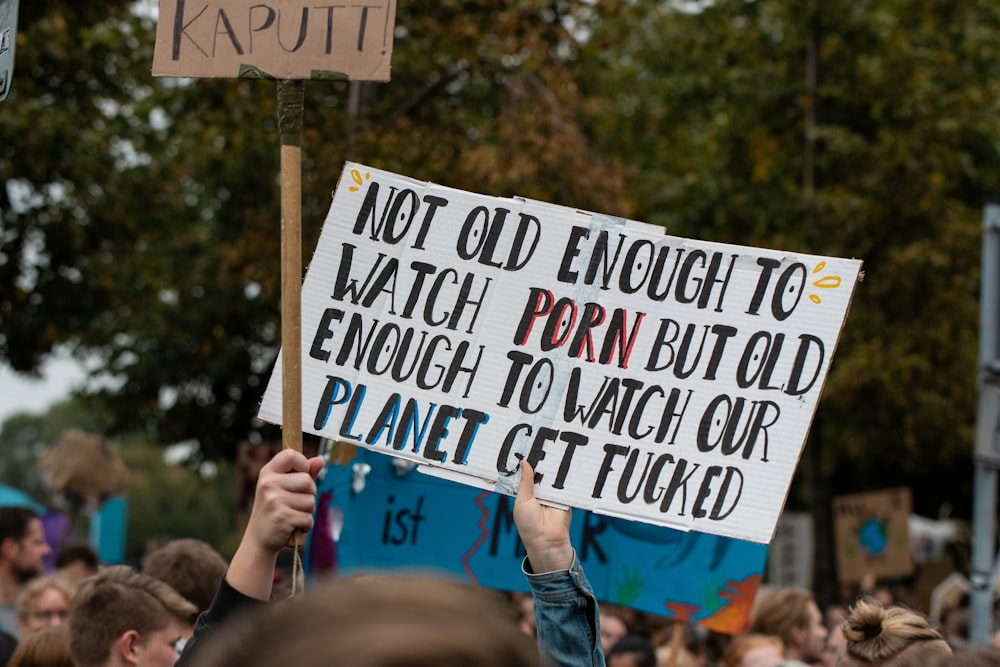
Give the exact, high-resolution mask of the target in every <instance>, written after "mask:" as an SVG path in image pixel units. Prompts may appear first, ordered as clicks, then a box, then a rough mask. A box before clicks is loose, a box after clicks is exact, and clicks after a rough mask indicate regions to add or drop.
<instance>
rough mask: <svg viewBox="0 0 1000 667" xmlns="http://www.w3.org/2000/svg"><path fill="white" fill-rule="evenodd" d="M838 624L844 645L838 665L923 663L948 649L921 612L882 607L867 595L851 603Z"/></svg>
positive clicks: (946, 651) (899, 665)
mask: <svg viewBox="0 0 1000 667" xmlns="http://www.w3.org/2000/svg"><path fill="white" fill-rule="evenodd" d="M840 627H841V630H842V631H843V633H844V645H843V646H842V647H841V648H840V652H839V653H838V654H837V663H836V664H837V665H838V666H843V667H860V666H862V665H863V666H866V667H867V666H868V665H879V666H886V667H888V666H890V665H891V666H892V667H905V666H908V665H923V664H925V663H926V661H927V660H928V658H929V656H932V655H942V654H945V655H947V654H950V653H951V648H950V647H949V646H948V643H947V642H946V641H945V640H944V638H943V637H942V636H941V633H940V632H938V631H937V630H935V629H934V628H933V627H931V625H930V623H928V621H927V618H926V617H925V616H923V615H922V614H919V613H917V612H915V611H913V610H911V609H907V608H905V607H899V606H892V607H883V606H882V605H881V604H879V602H877V601H876V600H874V599H872V598H869V597H865V598H861V599H860V600H858V601H857V602H855V603H854V605H853V606H852V607H851V609H850V610H849V611H848V612H847V617H846V618H845V619H844V622H843V623H842V624H841V626H840Z"/></svg>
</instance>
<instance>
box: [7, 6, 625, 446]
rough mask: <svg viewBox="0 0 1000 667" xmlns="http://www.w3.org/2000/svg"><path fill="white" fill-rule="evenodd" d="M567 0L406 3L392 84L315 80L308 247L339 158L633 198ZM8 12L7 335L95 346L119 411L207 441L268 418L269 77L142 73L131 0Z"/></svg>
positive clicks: (152, 427)
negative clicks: (582, 106) (593, 130)
mask: <svg viewBox="0 0 1000 667" xmlns="http://www.w3.org/2000/svg"><path fill="white" fill-rule="evenodd" d="M431 9H433V11H431ZM562 11H565V9H564V8H563V7H561V6H559V5H552V6H547V7H541V8H539V6H538V5H537V4H536V3H531V2H526V1H522V2H514V3H505V5H504V6H502V7H501V6H497V5H495V3H485V2H484V3H472V4H470V3H456V2H444V3H434V5H433V8H432V7H431V6H430V5H425V6H415V7H414V6H409V5H407V6H405V7H403V8H401V9H400V15H399V17H398V19H397V25H398V26H400V28H399V29H398V30H397V37H396V51H395V55H394V63H395V64H394V68H393V76H394V78H393V82H392V83H391V84H366V85H364V86H363V88H364V91H363V92H364V94H363V95H362V99H363V102H362V104H361V105H360V107H359V108H358V109H349V108H347V105H346V103H345V101H346V97H347V88H348V86H347V84H344V83H326V82H324V83H318V82H317V83H310V84H309V85H308V86H307V102H306V117H305V121H304V128H305V139H304V146H305V156H304V164H303V173H304V182H303V220H304V239H303V245H304V247H305V248H311V247H312V246H313V244H314V242H315V239H316V237H317V234H318V228H319V223H320V221H321V220H322V219H323V216H324V213H325V209H326V207H327V205H328V202H329V199H328V197H329V191H330V188H331V186H332V184H333V182H334V180H335V178H336V176H337V174H338V171H339V167H340V165H341V164H342V162H343V161H344V160H345V159H347V158H355V159H358V160H360V161H364V162H365V163H368V164H371V165H373V166H376V167H381V168H387V169H393V170H397V171H400V172H403V173H406V174H408V175H412V176H415V177H419V178H424V179H428V180H436V181H438V182H443V183H447V184H449V185H454V186H457V187H469V188H471V189H476V190H479V191H486V192H490V193H493V194H512V193H517V194H521V195H525V196H530V197H536V198H540V199H549V200H561V201H565V202H567V203H569V202H572V203H573V204H574V205H580V206H588V207H593V208H597V209H611V210H619V211H622V212H625V211H626V210H627V205H626V200H625V199H624V198H623V197H622V196H621V180H620V172H619V169H618V168H617V167H616V165H615V164H614V163H612V162H608V161H605V160H603V159H602V158H601V156H600V155H599V154H597V153H595V152H594V151H592V150H590V148H589V146H588V145H587V139H586V137H585V136H584V134H583V133H582V132H581V131H580V129H579V128H578V127H577V126H576V124H575V109H576V106H577V105H578V103H579V93H578V90H577V88H576V86H575V85H574V83H573V81H572V79H571V76H570V70H569V69H568V67H567V64H566V62H565V59H564V58H562V57H561V56H560V55H559V54H560V53H561V51H563V50H567V49H571V48H572V45H573V42H572V40H571V39H570V36H569V35H568V34H567V33H566V31H565V29H563V27H562V25H561V22H560V19H561V18H562V17H561V16H560V12H562ZM20 28H21V33H20V38H19V43H18V51H17V53H18V59H19V61H18V64H17V67H16V68H15V80H14V84H13V93H12V94H11V97H10V98H9V99H8V102H7V103H6V104H7V107H8V109H9V111H10V113H9V114H5V115H4V117H3V122H4V131H5V136H9V137H17V140H16V141H15V142H14V143H12V144H10V145H9V146H8V147H7V148H6V151H5V153H4V154H3V163H2V164H3V167H2V168H3V171H2V173H3V174H4V177H5V180H6V181H7V184H8V187H7V188H6V189H5V192H6V193H8V195H7V196H5V197H4V198H3V199H0V212H2V215H3V221H4V222H3V234H2V236H0V243H2V246H0V252H2V253H3V254H4V256H5V257H7V258H9V259H8V260H7V261H6V262H5V263H4V264H3V265H2V266H0V280H2V281H3V284H5V285H12V286H15V289H13V290H4V292H3V293H2V295H0V315H2V320H0V357H2V358H3V359H4V360H5V361H6V362H7V363H9V364H10V365H11V366H13V367H14V368H15V369H18V370H21V371H31V370H33V369H35V368H36V367H37V365H38V362H39V360H40V359H41V358H43V356H44V355H45V354H47V353H48V352H49V351H50V350H51V349H52V347H53V346H54V345H56V344H57V343H69V344H70V345H71V346H73V348H74V349H75V351H76V353H77V354H78V355H80V356H84V355H88V356H90V357H91V358H93V357H95V356H96V358H97V359H99V360H100V361H101V362H103V363H102V364H101V372H102V373H105V374H107V375H109V376H110V379H111V382H110V383H107V382H106V383H104V384H103V386H101V387H99V388H98V389H96V390H95V393H98V394H100V395H102V396H104V397H105V398H106V399H107V400H108V402H107V405H108V406H109V409H108V413H107V414H108V415H109V417H110V418H111V420H112V421H111V430H112V433H114V432H128V431H133V430H135V429H141V430H143V431H145V432H147V433H149V434H150V435H151V436H152V437H154V438H155V439H156V440H158V441H160V442H174V441H178V440H184V439H189V438H195V439H197V440H198V441H199V442H200V443H201V448H200V449H199V451H200V452H202V453H203V455H204V456H208V457H213V458H214V457H216V456H231V455H232V454H233V452H234V451H235V447H236V444H237V443H238V442H240V441H241V440H244V439H246V438H250V437H260V438H270V437H273V435H274V434H273V430H271V429H268V428H266V427H265V426H263V425H262V424H260V423H259V422H256V421H255V420H254V415H255V413H256V407H257V404H258V402H259V400H260V397H261V395H262V393H263V389H264V384H265V382H266V380H267V378H268V376H269V374H270V367H271V364H272V362H273V359H274V357H275V355H276V353H277V346H278V343H279V341H278V331H279V326H278V321H279V320H278V317H279V314H278V303H279V294H278V290H279V287H278V285H279V282H278V275H279V253H278V239H279V233H278V231H279V226H278V221H279V211H278V185H277V176H278V166H277V161H278V154H279V152H278V136H277V129H276V127H275V121H274V115H275V109H274V105H275V103H274V97H275V91H274V84H273V83H272V82H260V81H234V80H180V81H178V80H172V79H155V78H151V77H150V76H149V66H150V63H151V60H152V48H153V28H154V25H153V21H152V20H150V19H149V18H144V17H142V16H137V15H134V14H132V13H130V3H127V2H118V3H113V4H111V5H102V7H101V10H100V11H97V10H96V9H84V8H80V7H78V6H76V5H73V4H72V3H67V2H64V1H56V0H48V1H42V2H38V3H33V4H32V8H31V10H30V11H28V12H25V14H24V16H23V17H22V20H21V26H20ZM76 35H79V36H80V37H81V39H79V40H76V39H74V38H73V37H74V36H76ZM427 54H431V55H430V57H428V55H427ZM39 119H43V120H42V121H41V122H39ZM11 193H12V194H11ZM38 332H42V333H41V334H39V333H38Z"/></svg>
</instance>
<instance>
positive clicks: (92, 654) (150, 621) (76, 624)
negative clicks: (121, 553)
mask: <svg viewBox="0 0 1000 667" xmlns="http://www.w3.org/2000/svg"><path fill="white" fill-rule="evenodd" d="M194 611H195V609H194V605H193V604H191V603H190V602H188V601H187V600H185V599H184V598H183V597H181V595H180V594H179V593H178V592H177V591H175V590H174V589H172V588H171V587H170V586H168V585H167V584H165V583H163V582H162V581H160V580H159V579H155V578H153V577H150V576H149V575H146V574H140V573H138V572H136V571H135V570H133V569H132V568H130V567H128V566H127V565H114V566H111V567H107V568H104V569H103V570H101V571H100V572H99V573H98V574H96V575H94V576H93V577H90V578H89V579H87V580H86V581H84V582H83V584H82V585H81V586H80V589H79V590H78V591H77V593H76V595H75V596H74V597H73V605H72V607H71V608H70V615H69V627H70V637H69V645H70V653H71V654H72V656H73V660H74V661H75V662H76V664H77V666H78V667H92V666H95V665H101V664H103V663H104V662H105V661H106V660H107V658H108V656H109V655H110V652H111V646H112V644H113V643H114V642H115V640H116V639H118V637H120V636H122V635H123V634H124V633H126V632H128V631H129V630H134V631H136V632H138V633H139V635H146V634H148V633H152V632H156V631H157V630H162V629H163V628H165V627H167V625H168V624H169V623H170V620H171V617H173V618H176V619H178V620H180V621H184V622H186V621H187V619H189V618H190V617H191V614H193V613H194Z"/></svg>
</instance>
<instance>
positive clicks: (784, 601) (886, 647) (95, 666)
mask: <svg viewBox="0 0 1000 667" xmlns="http://www.w3.org/2000/svg"><path fill="white" fill-rule="evenodd" d="M321 468H322V461H320V460H319V459H318V458H311V459H310V458H306V457H305V456H303V455H302V454H300V453H298V452H294V451H290V450H286V451H282V452H280V453H279V454H277V455H276V456H275V457H274V458H272V459H271V460H270V461H269V462H268V463H267V464H266V465H265V466H264V467H263V469H262V470H261V471H260V476H259V478H258V480H257V485H256V493H255V496H254V501H253V509H252V511H251V513H250V518H249V521H248V524H247V528H246V530H245V532H244V535H243V538H242V540H241V542H240V544H239V547H238V548H237V550H236V553H235V554H234V555H233V557H232V558H231V559H228V560H227V559H225V558H223V557H222V556H221V555H220V554H219V553H218V552H217V551H215V550H214V549H213V548H212V547H211V546H210V545H207V544H205V543H203V542H199V541H197V540H191V539H177V540H173V541H171V542H168V543H166V544H165V545H163V546H161V547H159V548H157V549H156V550H155V551H153V552H151V553H150V554H147V556H146V557H145V558H144V560H143V562H142V565H141V567H140V568H134V567H131V566H128V565H105V566H102V565H101V564H100V563H99V562H98V558H97V554H96V553H95V552H94V551H93V549H91V548H90V547H88V546H87V545H64V546H61V547H60V549H59V554H58V557H57V559H56V561H55V568H54V570H52V571H50V572H44V570H45V568H44V563H45V561H46V558H48V557H49V556H50V555H51V548H50V546H49V545H48V544H47V543H46V541H45V536H44V532H43V530H42V524H41V520H40V519H39V517H38V516H37V515H36V514H35V513H34V512H32V511H31V510H28V509H23V508H18V507H0V665H4V664H5V665H8V666H9V667H38V666H46V667H49V666H53V667H61V666H63V665H66V666H75V667H124V666H129V665H134V666H139V667H173V666H175V665H176V666H177V667H209V666H211V667H229V666H232V667H254V666H256V665H260V666H263V665H280V664H295V665H296V666H297V667H313V666H315V667H321V666H323V667H328V666H330V665H351V666H352V667H407V666H409V667H424V666H426V667H432V666H433V667H449V666H452V665H454V666H455V667H458V666H459V665H462V666H468V665H481V666H483V667H494V666H495V667H522V666H524V667H527V666H531V667H538V666H541V665H546V666H548V665H553V666H562V667H584V666H587V665H590V666H594V667H599V666H601V665H608V667H779V666H780V667H908V666H911V665H930V666H931V667H963V666H966V667H976V666H978V665H1000V650H998V649H991V648H975V649H973V648H969V647H968V646H966V645H960V644H957V643H956V642H954V641H949V640H950V639H951V637H950V636H949V633H948V632H947V631H946V630H945V629H944V628H939V627H935V626H934V625H932V624H931V623H930V621H929V620H928V618H927V617H926V616H924V615H923V614H920V613H918V612H916V611H913V610H912V609H910V608H908V607H906V606H904V605H900V604H894V603H893V601H892V600H886V599H881V600H880V599H878V598H876V597H873V596H863V597H859V598H858V599H856V600H854V601H853V603H852V604H851V605H849V606H847V607H845V608H840V609H835V610H828V613H827V614H824V613H822V612H821V610H820V608H819V606H818V604H817V602H816V599H815V598H814V596H813V594H812V593H811V592H810V591H809V590H806V589H799V588H778V589H773V590H762V591H761V592H759V593H758V596H757V599H756V600H755V603H754V607H753V609H752V611H751V614H750V618H749V619H748V622H747V627H746V630H745V632H743V633H740V634H738V635H735V636H725V635H714V634H710V633H707V632H705V631H703V630H702V629H701V628H698V627H695V626H692V625H689V624H680V623H678V622H676V621H673V620H671V619H669V618H661V617H656V616H652V615H649V614H643V613H640V612H636V611H634V610H630V609H627V608H623V607H617V606H613V605H610V604H607V603H603V602H600V601H598V600H597V598H596V597H595V595H594V592H593V589H592V588H591V586H590V583H589V582H588V580H587V577H586V574H585V573H584V571H583V569H582V567H581V565H580V562H579V560H578V559H577V557H576V552H575V550H574V548H573V545H572V544H571V542H570V537H569V534H570V533H569V522H570V516H571V515H570V512H568V511H567V510H564V509H559V508H554V507H549V506H546V505H543V504H542V503H540V502H538V500H537V499H536V498H535V497H534V481H533V480H534V472H533V471H532V470H531V467H530V466H529V465H528V464H527V463H526V462H522V464H521V479H520V483H519V487H518V492H517V498H516V500H515V504H514V522H515V525H516V527H517V530H518V534H519V536H520V538H521V541H522V543H523V544H524V547H525V552H526V554H527V555H526V557H525V559H524V561H523V563H522V569H523V573H524V576H525V577H526V579H527V582H528V585H529V587H530V591H531V593H530V594H501V593H498V592H496V591H489V590H485V589H482V588H477V587H474V586H470V585H467V584H464V583H458V582H454V581H446V580H443V579H432V578H427V577H423V578H421V577H414V576H397V575H390V574H368V575H353V576H349V577H345V578H341V579H336V580H333V581H325V582H322V583H314V584H312V585H310V586H307V587H304V588H303V587H301V586H295V585H293V586H292V590H293V591H294V592H295V595H293V596H292V597H287V596H285V595H284V594H281V595H277V596H276V595H275V592H276V590H277V589H276V587H275V580H276V567H277V564H278V557H279V554H282V553H283V552H285V550H286V549H287V548H288V545H289V543H290V542H291V540H292V538H293V536H295V535H301V534H303V533H305V532H308V531H309V530H310V529H311V528H312V523H313V512H314V508H315V494H316V485H315V477H316V475H317V474H318V473H319V471H320V469H321Z"/></svg>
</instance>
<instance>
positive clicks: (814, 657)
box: [750, 587, 827, 662]
mask: <svg viewBox="0 0 1000 667" xmlns="http://www.w3.org/2000/svg"><path fill="white" fill-rule="evenodd" d="M750 632H753V633H757V634H764V635H774V636H776V637H778V638H779V639H781V641H782V643H784V645H785V657H786V658H789V659H792V660H800V661H802V662H817V661H819V660H820V659H822V657H823V646H824V644H825V642H826V635H827V630H826V626H825V625H824V624H823V614H821V613H820V611H819V607H818V606H817V605H816V599H815V598H814V597H813V594H812V591H810V590H808V589H805V588H791V587H790V588H777V589H775V590H773V591H771V592H769V593H767V595H765V596H764V598H763V599H762V600H760V601H759V602H758V603H757V604H756V606H755V608H754V611H753V615H752V618H751V619H750Z"/></svg>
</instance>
